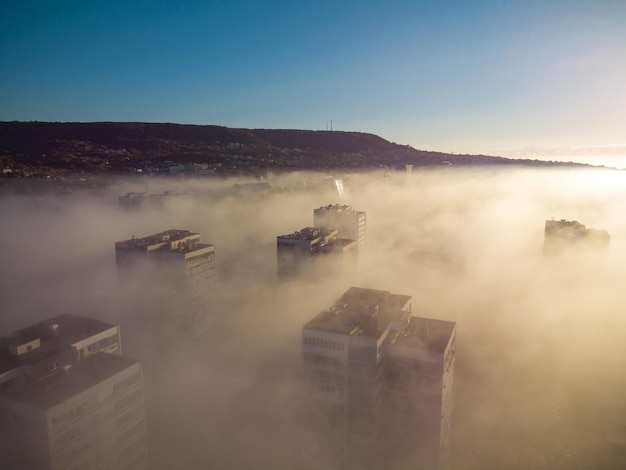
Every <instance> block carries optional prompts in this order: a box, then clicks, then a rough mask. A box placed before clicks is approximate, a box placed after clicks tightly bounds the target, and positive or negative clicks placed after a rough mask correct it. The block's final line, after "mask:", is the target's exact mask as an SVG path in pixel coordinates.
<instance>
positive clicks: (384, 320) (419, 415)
mask: <svg viewBox="0 0 626 470" xmlns="http://www.w3.org/2000/svg"><path fill="white" fill-rule="evenodd" d="M455 338H456V327H455V324H454V323H452V322H446V321H440V320H433V319H427V318H421V317H414V316H411V297H410V296H406V295H398V294H391V293H389V292H387V291H380V290H374V289H363V288H356V287H352V288H350V289H348V291H346V292H345V293H344V295H343V296H342V297H341V298H340V299H338V300H337V301H336V302H335V304H334V305H333V306H332V307H331V308H330V309H329V310H327V311H324V312H322V313H320V314H319V315H317V316H316V317H315V318H313V319H312V320H311V321H309V322H308V323H306V324H305V325H304V327H303V329H302V349H303V362H304V380H305V389H306V392H305V394H306V397H305V412H304V423H303V454H304V459H305V463H306V464H307V465H308V466H309V467H310V468H319V469H322V468H324V469H367V468H396V469H403V468H411V469H441V468H446V467H447V462H448V455H449V441H450V424H451V412H452V381H453V376H454V358H455V341H456V340H455Z"/></svg>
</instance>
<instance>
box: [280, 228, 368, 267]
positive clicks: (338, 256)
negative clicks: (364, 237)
mask: <svg viewBox="0 0 626 470" xmlns="http://www.w3.org/2000/svg"><path fill="white" fill-rule="evenodd" d="M357 250H358V247H357V242H356V241H355V240H347V239H343V238H337V230H330V229H325V228H312V227H305V228H303V229H302V230H299V231H296V232H294V233H291V234H288V235H280V236H278V237H276V253H277V270H278V277H279V279H291V278H295V277H312V278H315V277H318V276H319V275H321V274H322V273H326V274H341V273H345V272H349V271H350V270H352V269H354V267H355V265H356V260H357Z"/></svg>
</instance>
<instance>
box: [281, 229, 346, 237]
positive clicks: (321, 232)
mask: <svg viewBox="0 0 626 470" xmlns="http://www.w3.org/2000/svg"><path fill="white" fill-rule="evenodd" d="M333 233H335V234H336V233H337V230H331V229H327V228H314V227H304V228H303V229H302V230H298V231H296V232H293V233H290V234H287V235H279V236H278V237H277V238H286V239H290V240H316V239H318V238H322V237H327V236H329V235H332V234H333Z"/></svg>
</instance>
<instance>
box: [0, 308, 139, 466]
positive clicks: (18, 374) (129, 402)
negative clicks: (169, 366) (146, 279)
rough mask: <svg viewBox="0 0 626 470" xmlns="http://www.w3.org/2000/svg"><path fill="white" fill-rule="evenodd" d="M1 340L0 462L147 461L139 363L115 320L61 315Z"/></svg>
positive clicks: (118, 463) (120, 463)
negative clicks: (124, 352) (126, 350)
mask: <svg viewBox="0 0 626 470" xmlns="http://www.w3.org/2000/svg"><path fill="white" fill-rule="evenodd" d="M0 347H1V349H0V366H1V368H0V374H1V375H0V380H1V382H0V435H1V436H2V439H0V468H28V469H69V468H76V469H78V468H94V469H96V468H102V469H105V468H129V469H130V468H133V469H143V468H147V464H148V457H147V442H146V426H145V412H144V399H143V378H142V370H141V364H140V363H139V362H138V361H135V360H133V359H128V358H125V357H123V356H121V341H120V331H119V328H118V327H117V326H114V325H110V324H107V323H104V322H101V321H98V320H94V319H90V318H84V317H79V316H75V315H61V316H58V317H55V318H52V319H50V320H47V321H43V322H39V323H37V324H35V325H33V326H30V327H27V328H24V329H22V330H19V331H17V332H15V333H13V334H12V335H10V336H9V337H5V338H2V339H1V340H0Z"/></svg>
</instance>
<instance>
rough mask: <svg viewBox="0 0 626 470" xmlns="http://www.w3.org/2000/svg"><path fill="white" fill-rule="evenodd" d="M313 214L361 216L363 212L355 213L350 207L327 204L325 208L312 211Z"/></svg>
mask: <svg viewBox="0 0 626 470" xmlns="http://www.w3.org/2000/svg"><path fill="white" fill-rule="evenodd" d="M314 212H337V213H345V214H361V213H363V211H357V210H354V209H353V208H352V206H348V205H345V204H344V205H342V204H329V205H327V206H322V207H318V208H317V209H314Z"/></svg>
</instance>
